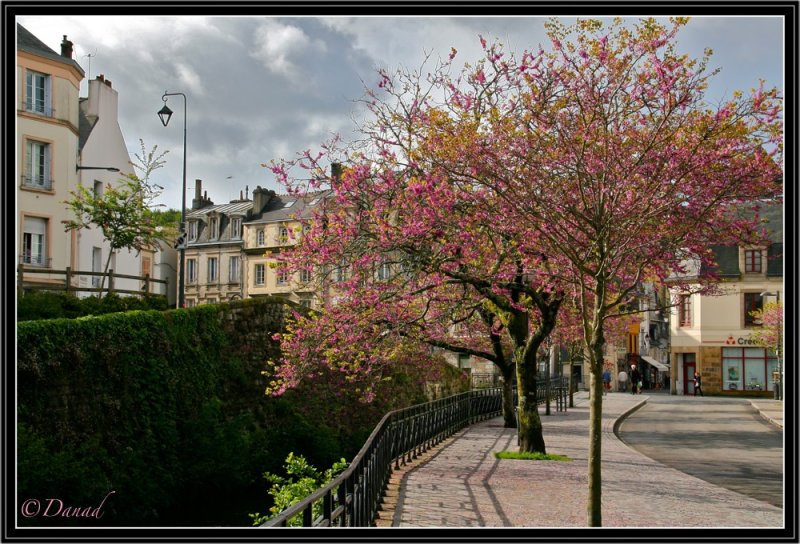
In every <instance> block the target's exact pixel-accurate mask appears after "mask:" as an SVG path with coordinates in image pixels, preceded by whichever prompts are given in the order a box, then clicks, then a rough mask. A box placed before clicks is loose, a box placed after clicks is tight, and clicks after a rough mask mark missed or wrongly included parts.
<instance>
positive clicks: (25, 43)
mask: <svg viewBox="0 0 800 544" xmlns="http://www.w3.org/2000/svg"><path fill="white" fill-rule="evenodd" d="M17 50H19V51H25V52H27V53H31V54H33V55H38V56H40V57H45V58H48V59H50V60H55V61H58V62H63V63H64V64H67V65H69V66H74V67H75V68H77V69H78V70H79V71H80V73H81V75H85V72H84V71H83V68H81V65H80V64H78V63H77V62H75V61H74V60H73V59H68V58H67V57H62V56H61V55H60V54H59V53H56V52H55V51H53V50H52V49H50V48H49V47H47V45H45V43H44V42H43V41H42V40H40V39H39V38H37V37H36V36H34V35H33V34H31V33H30V31H28V29H26V28H25V27H24V26H22V25H21V24H19V23H17Z"/></svg>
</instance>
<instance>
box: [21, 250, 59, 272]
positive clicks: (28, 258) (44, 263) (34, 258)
mask: <svg viewBox="0 0 800 544" xmlns="http://www.w3.org/2000/svg"><path fill="white" fill-rule="evenodd" d="M52 260H53V259H52V258H50V257H45V256H44V255H35V254H32V253H29V252H27V251H26V252H25V253H23V254H22V255H20V256H19V264H27V265H30V266H39V267H41V268H52V267H51V262H52Z"/></svg>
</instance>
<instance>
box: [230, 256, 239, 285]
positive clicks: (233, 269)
mask: <svg viewBox="0 0 800 544" xmlns="http://www.w3.org/2000/svg"><path fill="white" fill-rule="evenodd" d="M228 282H229V283H239V257H238V256H235V257H230V259H228Z"/></svg>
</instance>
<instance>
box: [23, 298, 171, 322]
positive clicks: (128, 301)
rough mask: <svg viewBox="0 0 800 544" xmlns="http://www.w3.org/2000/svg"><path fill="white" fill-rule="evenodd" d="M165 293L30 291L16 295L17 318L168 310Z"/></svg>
mask: <svg viewBox="0 0 800 544" xmlns="http://www.w3.org/2000/svg"><path fill="white" fill-rule="evenodd" d="M168 309H169V304H168V303H167V297H165V296H163V295H149V296H146V297H121V296H119V295H117V294H114V293H112V294H109V295H106V296H103V297H87V298H78V297H76V296H74V295H72V294H68V293H62V292H52V291H30V292H28V293H25V294H23V295H22V296H20V297H18V298H17V321H31V320H35V319H58V318H61V317H67V318H75V317H83V316H87V315H101V314H108V313H114V312H129V311H132V310H168Z"/></svg>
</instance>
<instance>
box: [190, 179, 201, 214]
mask: <svg viewBox="0 0 800 544" xmlns="http://www.w3.org/2000/svg"><path fill="white" fill-rule="evenodd" d="M202 195H203V180H201V179H196V180H194V198H193V199H192V209H193V210H196V209H198V208H202V207H203V196H202Z"/></svg>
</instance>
